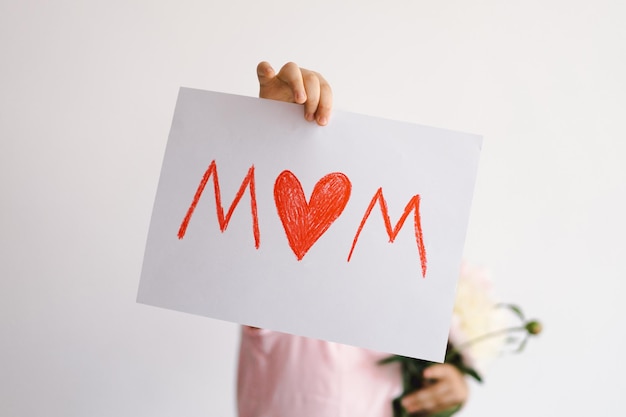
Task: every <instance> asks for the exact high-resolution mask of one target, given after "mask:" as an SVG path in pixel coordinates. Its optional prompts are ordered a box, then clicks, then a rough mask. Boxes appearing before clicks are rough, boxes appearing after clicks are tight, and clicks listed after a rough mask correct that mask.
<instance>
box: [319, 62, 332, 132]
mask: <svg viewBox="0 0 626 417" xmlns="http://www.w3.org/2000/svg"><path fill="white" fill-rule="evenodd" d="M317 76H318V79H319V82H320V98H319V102H318V104H317V111H316V112H315V119H316V120H317V123H318V124H319V125H320V126H325V125H326V124H328V120H329V119H330V114H331V112H332V108H333V91H332V89H331V88H330V84H328V82H327V81H326V79H324V77H322V76H321V75H320V74H317Z"/></svg>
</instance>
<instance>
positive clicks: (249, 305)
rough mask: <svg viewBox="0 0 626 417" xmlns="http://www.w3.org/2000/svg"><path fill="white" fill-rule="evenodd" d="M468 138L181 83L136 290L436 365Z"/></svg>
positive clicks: (153, 299)
mask: <svg viewBox="0 0 626 417" xmlns="http://www.w3.org/2000/svg"><path fill="white" fill-rule="evenodd" d="M480 146H481V138H480V137H478V136H475V135H470V134H464V133H458V132H451V131H447V130H442V129H436V128H432V127H425V126H419V125H414V124H409V123H402V122H396V121H390V120H383V119H379V118H374V117H367V116H362V115H357V114H350V113H346V112H341V111H334V113H333V118H332V120H331V122H330V124H329V125H328V126H326V127H319V126H317V125H315V124H314V123H308V122H306V121H305V120H304V118H303V115H302V107H301V106H298V105H295V104H289V103H282V102H276V101H270V100H263V99H257V98H250V97H241V96H234V95H228V94H222V93H214V92H208V91H201V90H194V89H187V88H182V89H181V90H180V93H179V97H178V102H177V105H176V111H175V114H174V120H173V122H172V129H171V132H170V136H169V141H168V144H167V150H166V153H165V159H164V161H163V168H162V172H161V178H160V181H159V187H158V191H157V196H156V201H155V205H154V211H153V214H152V220H151V224H150V231H149V235H148V241H147V245H146V252H145V258H144V264H143V271H142V274H141V282H140V287H139V295H138V301H139V302H141V303H145V304H150V305H155V306H160V307H165V308H169V309H174V310H179V311H184V312H188V313H193V314H199V315H203V316H207V317H213V318H217V319H221V320H227V321H232V322H236V323H241V324H246V325H251V326H256V327H263V328H269V329H272V330H277V331H281V332H286V333H292V334H297V335H302V336H308V337H313V338H318V339H325V340H330V341H335V342H340V343H345V344H351V345H356V346H361V347H365V348H370V349H374V350H378V351H383V352H389V353H396V354H401V355H405V356H412V357H418V358H423V359H428V360H433V361H442V360H443V357H444V353H445V348H446V343H447V337H448V330H449V326H450V319H451V315H452V307H453V303H454V296H455V288H456V280H457V277H458V274H459V270H460V263H461V254H462V250H463V242H464V238H465V232H466V227H467V221H468V217H469V210H470V203H471V198H472V192H473V187H474V180H475V175H476V170H477V163H478V156H479V152H480Z"/></svg>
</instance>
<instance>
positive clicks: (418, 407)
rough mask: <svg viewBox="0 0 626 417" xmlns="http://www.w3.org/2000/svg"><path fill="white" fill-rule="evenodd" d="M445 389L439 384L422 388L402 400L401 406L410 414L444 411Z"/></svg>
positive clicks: (445, 402) (445, 401)
mask: <svg viewBox="0 0 626 417" xmlns="http://www.w3.org/2000/svg"><path fill="white" fill-rule="evenodd" d="M447 394H448V393H447V389H446V387H445V386H442V385H441V384H433V385H431V386H430V387H428V388H422V389H420V390H418V391H415V392H413V393H411V394H408V395H406V396H405V397H404V398H402V406H403V407H404V408H405V409H406V411H408V412H409V414H411V413H417V412H428V413H430V412H433V411H435V410H438V409H445V408H447V407H446V404H447V396H448V395H447Z"/></svg>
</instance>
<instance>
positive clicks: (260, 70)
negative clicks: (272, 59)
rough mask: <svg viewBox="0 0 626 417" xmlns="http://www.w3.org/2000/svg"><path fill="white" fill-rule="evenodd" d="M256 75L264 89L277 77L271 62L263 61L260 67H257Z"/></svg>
mask: <svg viewBox="0 0 626 417" xmlns="http://www.w3.org/2000/svg"><path fill="white" fill-rule="evenodd" d="M256 75H257V78H258V79H259V86H261V87H263V86H265V85H267V84H268V83H270V82H271V81H272V80H273V79H274V77H276V72H275V71H274V68H272V66H271V65H270V63H269V62H267V61H262V62H259V65H257V67H256Z"/></svg>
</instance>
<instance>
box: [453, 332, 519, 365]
mask: <svg viewBox="0 0 626 417" xmlns="http://www.w3.org/2000/svg"><path fill="white" fill-rule="evenodd" d="M519 331H524V332H527V331H528V330H527V329H526V326H525V325H524V326H515V327H507V328H506V329H500V330H496V331H493V332H489V333H485V334H483V335H482V336H478V337H476V338H474V339H472V340H469V341H467V342H465V343H461V344H460V345H459V346H455V347H454V348H452V349H451V350H450V351H448V353H447V354H446V360H447V359H449V358H451V357H452V356H454V355H456V354H460V353H461V351H462V350H463V349H465V348H466V347H468V346H470V345H473V344H474V343H478V342H482V341H484V340H486V339H490V338H492V337H495V336H500V335H503V334H507V333H513V332H519Z"/></svg>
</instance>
